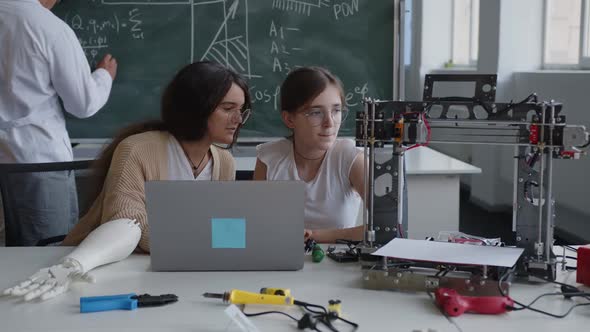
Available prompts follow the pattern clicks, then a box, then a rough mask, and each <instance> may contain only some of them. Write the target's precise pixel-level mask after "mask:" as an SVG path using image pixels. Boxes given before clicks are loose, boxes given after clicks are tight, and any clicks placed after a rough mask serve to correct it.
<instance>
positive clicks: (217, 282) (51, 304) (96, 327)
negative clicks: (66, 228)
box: [0, 247, 456, 332]
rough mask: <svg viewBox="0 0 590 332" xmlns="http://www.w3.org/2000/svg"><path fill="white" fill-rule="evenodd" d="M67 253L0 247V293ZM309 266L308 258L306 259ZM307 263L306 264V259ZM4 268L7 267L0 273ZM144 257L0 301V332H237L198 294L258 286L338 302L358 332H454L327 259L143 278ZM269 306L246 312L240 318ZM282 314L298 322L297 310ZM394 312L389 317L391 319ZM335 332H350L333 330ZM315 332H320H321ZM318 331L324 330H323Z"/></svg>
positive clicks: (263, 326)
mask: <svg viewBox="0 0 590 332" xmlns="http://www.w3.org/2000/svg"><path fill="white" fill-rule="evenodd" d="M69 250H70V249H69V248H55V247H54V248H51V247H50V248H0V266H2V267H3V268H2V274H1V275H0V289H4V288H5V287H9V286H11V285H12V284H13V283H14V282H16V281H18V280H19V279H22V278H23V277H27V276H28V275H30V274H31V273H34V272H36V271H37V269H39V268H42V267H45V266H46V265H50V264H52V263H54V262H56V261H57V260H58V259H59V258H60V257H62V256H63V255H64V254H65V253H67V252H68V251H69ZM307 258H308V260H309V258H310V257H307ZM309 261H310V260H309ZM6 267H10V268H6ZM149 270H150V262H149V256H145V255H132V256H131V257H130V258H128V259H126V260H125V261H122V262H119V263H115V264H112V265H110V266H105V267H102V268H99V269H96V270H95V271H94V272H93V274H94V276H95V277H96V278H97V280H98V281H97V283H95V284H74V286H73V288H72V289H71V290H70V292H68V293H66V294H64V295H63V296H60V297H58V298H55V299H53V300H50V301H47V302H36V303H24V302H21V301H20V300H17V299H14V298H0V326H1V327H2V328H1V329H0V330H2V331H11V332H12V331H36V330H39V331H40V330H45V331H83V330H89V329H91V330H92V331H107V330H108V331H239V329H238V328H237V326H235V325H233V324H230V320H229V318H228V317H227V316H226V315H225V314H224V313H223V310H224V309H225V308H226V305H223V304H222V303H221V301H220V300H213V299H205V298H203V297H202V296H201V294H203V293H204V292H223V291H227V290H230V289H232V288H237V289H243V290H250V291H258V290H259V289H260V288H261V287H283V288H290V289H291V291H292V293H293V295H294V296H295V297H296V298H297V299H300V300H302V301H306V302H310V303H317V304H322V305H327V304H328V301H329V300H330V299H340V300H341V301H342V302H343V311H344V314H345V315H346V318H348V319H350V320H352V321H354V322H356V323H358V324H360V329H359V331H383V330H387V329H390V330H391V329H392V328H393V326H395V327H396V330H398V328H399V330H398V331H408V332H409V331H413V330H416V329H418V330H423V331H424V332H426V331H427V329H428V328H431V329H436V331H438V332H445V331H449V332H454V331H456V329H455V328H454V327H453V326H452V324H450V323H449V322H448V321H447V319H446V318H445V317H444V316H443V315H441V314H440V312H439V311H438V309H437V308H436V307H435V306H434V304H433V302H432V300H431V299H430V298H429V297H428V295H427V294H418V295H413V294H403V293H392V292H384V291H370V290H365V289H362V288H361V285H360V270H359V267H358V265H355V264H346V265H337V264H336V263H333V262H331V261H330V260H329V259H327V258H326V259H325V260H324V261H323V262H322V263H320V264H314V263H312V262H306V265H305V267H304V269H303V270H301V271H296V272H200V273H199V272H193V273H191V272H170V273H167V272H150V271H149ZM132 292H134V293H150V294H166V293H174V294H176V295H178V297H179V302H177V303H174V304H171V305H167V306H163V307H156V308H140V309H138V310H135V311H109V312H102V313H91V314H81V313H79V310H80V309H79V298H80V297H81V296H96V295H112V294H125V293H132ZM260 308H263V309H264V310H272V307H271V308H269V307H262V306H258V307H257V308H256V307H252V308H249V307H247V308H246V311H247V312H256V311H260ZM288 309H289V310H287V312H288V313H290V314H292V315H295V316H297V317H300V316H302V314H301V312H300V310H299V309H298V308H288ZM394 313H395V314H394ZM252 322H253V323H254V324H255V325H256V326H257V327H258V328H259V329H260V330H261V331H263V332H264V331H297V328H296V325H295V324H296V323H295V322H294V321H292V320H290V319H288V318H287V317H283V316H279V315H268V316H261V317H254V318H252ZM337 327H338V328H339V329H340V330H341V331H351V330H352V329H351V328H349V327H348V325H347V324H345V323H338V325H337ZM320 329H321V327H320ZM322 330H326V329H325V328H324V329H322Z"/></svg>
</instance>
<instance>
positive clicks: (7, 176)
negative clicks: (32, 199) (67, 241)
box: [0, 160, 92, 246]
mask: <svg viewBox="0 0 590 332" xmlns="http://www.w3.org/2000/svg"><path fill="white" fill-rule="evenodd" d="M91 163H92V160H81V161H68V162H51V163H31V164H0V194H1V195H2V207H3V209H4V224H5V232H6V246H23V245H26V244H24V243H23V242H22V241H20V240H19V239H21V234H20V228H19V227H17V225H18V224H17V223H18V222H19V218H20V217H21V216H20V215H19V212H18V211H16V210H17V208H16V207H17V206H18V205H21V206H22V205H23V204H25V203H23V200H26V199H28V197H17V194H16V193H14V187H15V186H17V185H19V184H20V183H22V182H21V181H25V180H26V179H30V178H32V177H34V176H35V175H36V174H44V175H45V176H47V174H49V173H51V172H54V173H55V174H60V173H61V172H64V171H76V172H75V179H76V194H77V197H78V198H77V206H78V212H79V215H83V214H84V213H85V212H86V211H87V210H88V208H89V207H90V204H91V203H92V202H89V197H88V196H89V191H90V189H91V188H89V186H88V184H89V182H90V178H91V177H90V171H89V169H90V166H91ZM56 183H57V182H56ZM44 189H45V188H44ZM84 189H86V190H84ZM54 196H55V197H54ZM59 196H60V195H59V194H56V195H51V197H43V199H45V198H49V199H51V200H57V199H60V198H62V199H63V197H59ZM17 203H18V205H17ZM64 203H66V202H64ZM67 203H71V201H69V202H67ZM72 204H74V203H72ZM48 222H49V223H51V220H49V221H48ZM50 236H51V237H49V238H44V239H40V240H39V241H38V242H37V244H36V245H38V246H43V245H47V244H49V243H53V242H59V241H61V240H63V238H64V237H65V234H52V235H50Z"/></svg>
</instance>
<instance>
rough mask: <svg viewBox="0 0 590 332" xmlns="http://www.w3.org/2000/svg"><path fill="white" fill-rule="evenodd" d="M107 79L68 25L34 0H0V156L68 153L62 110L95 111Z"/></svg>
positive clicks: (22, 159)
mask: <svg viewBox="0 0 590 332" xmlns="http://www.w3.org/2000/svg"><path fill="white" fill-rule="evenodd" d="M111 85H112V79H111V76H110V75H109V73H108V72H107V71H106V70H104V69H98V70H96V71H94V72H93V73H91V71H90V67H89V65H88V61H87V60H86V57H85V55H84V51H83V50H82V47H81V46H80V43H79V41H78V39H77V37H76V35H75V34H74V32H73V31H72V29H71V28H70V27H69V26H68V25H67V24H65V22H63V21H62V20H60V19H59V18H58V17H56V16H55V15H54V14H53V13H52V12H51V11H49V10H47V9H46V8H44V7H43V6H41V4H40V3H39V1H38V0H0V162H2V163H7V162H19V163H33V162H35V163H36V162H56V161H71V160H72V159H73V155H72V148H71V146H70V139H69V136H68V133H67V130H66V126H65V118H64V114H63V111H62V107H61V105H60V103H59V100H58V96H59V98H61V100H62V101H63V105H64V108H65V110H66V111H67V112H68V113H70V114H72V115H74V116H76V117H78V118H86V117H89V116H92V115H93V114H95V113H96V112H97V111H98V110H99V109H100V108H101V107H102V106H104V104H105V103H106V102H107V100H108V96H109V94H110V91H111Z"/></svg>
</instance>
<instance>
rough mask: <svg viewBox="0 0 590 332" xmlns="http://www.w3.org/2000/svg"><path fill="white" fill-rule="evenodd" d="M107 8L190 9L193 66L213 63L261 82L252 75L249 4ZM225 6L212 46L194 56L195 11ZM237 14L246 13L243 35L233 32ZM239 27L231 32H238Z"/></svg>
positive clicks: (141, 0) (156, 0) (198, 0)
mask: <svg viewBox="0 0 590 332" xmlns="http://www.w3.org/2000/svg"><path fill="white" fill-rule="evenodd" d="M101 2H102V4H104V5H134V6H165V5H176V6H178V5H186V6H190V7H191V9H192V10H191V23H190V29H191V30H190V31H191V32H190V35H191V40H190V43H191V47H190V50H191V54H190V59H191V62H192V61H194V60H195V59H196V58H198V59H199V60H212V61H216V62H219V63H222V64H225V65H226V66H227V67H229V68H232V69H233V70H235V71H238V72H240V73H242V74H243V75H244V76H246V77H247V78H260V77H262V76H260V75H255V74H253V73H252V71H251V68H252V66H251V59H250V47H249V35H248V0H233V1H232V2H231V4H230V5H229V8H228V7H227V3H228V1H227V0H186V1H178V0H135V1H126V0H101ZM211 6H222V7H223V20H222V22H221V24H220V25H219V27H218V29H217V30H216V33H215V34H214V35H213V36H212V37H211V38H210V43H209V45H208V47H207V49H206V51H205V52H204V53H203V54H202V55H201V56H198V57H197V56H195V46H196V45H195V28H196V22H195V11H196V10H201V9H202V8H201V7H203V8H204V7H211ZM238 10H243V15H244V18H245V20H244V24H243V26H242V27H241V29H240V30H241V31H237V32H236V31H230V30H231V29H230V28H229V26H228V21H230V20H235V19H236V13H237V12H238ZM235 26H236V25H232V29H233V30H236V28H235Z"/></svg>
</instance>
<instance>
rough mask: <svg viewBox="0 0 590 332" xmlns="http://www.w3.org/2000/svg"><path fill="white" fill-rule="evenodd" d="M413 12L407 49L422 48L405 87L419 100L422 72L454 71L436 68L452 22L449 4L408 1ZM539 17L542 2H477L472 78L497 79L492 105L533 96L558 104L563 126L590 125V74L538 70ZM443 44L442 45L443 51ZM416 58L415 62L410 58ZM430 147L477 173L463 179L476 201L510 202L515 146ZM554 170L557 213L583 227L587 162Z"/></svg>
mask: <svg viewBox="0 0 590 332" xmlns="http://www.w3.org/2000/svg"><path fill="white" fill-rule="evenodd" d="M414 7H415V9H416V8H418V10H419V11H418V16H419V14H421V15H422V17H418V18H414V21H415V22H416V23H419V22H420V21H422V26H421V27H420V28H418V29H421V30H419V33H417V34H415V35H414V38H416V39H415V40H414V43H416V44H417V45H421V49H420V50H418V51H414V52H413V55H414V58H413V63H412V65H411V67H410V70H409V72H408V73H409V74H410V75H419V79H414V81H413V82H412V84H411V85H409V86H407V87H406V89H407V91H408V95H409V96H415V97H417V98H421V95H422V85H423V78H424V75H425V74H428V73H452V72H456V71H449V70H444V69H441V68H442V67H443V66H442V65H443V64H444V62H445V61H447V60H448V57H449V56H450V47H451V45H450V32H451V30H450V28H451V27H450V24H451V23H450V20H446V19H444V16H445V15H448V16H446V17H448V18H450V17H451V15H450V10H451V4H450V1H448V0H446V1H437V0H422V1H420V0H415V4H414ZM441 17H443V18H441ZM543 17H544V14H543V0H518V1H514V0H480V30H479V56H478V65H477V68H475V69H474V70H473V71H471V73H482V74H483V73H497V74H498V90H497V94H496V100H497V101H499V102H508V101H510V100H515V101H516V100H521V99H523V98H525V97H526V96H528V95H529V94H530V93H532V92H537V93H538V95H539V97H540V98H541V99H546V100H548V99H555V100H558V101H562V102H563V103H564V112H565V114H566V115H567V122H568V123H569V124H583V125H586V126H587V127H590V103H588V101H590V98H588V97H587V95H588V91H590V72H547V71H539V69H540V68H541V61H542V59H541V54H542V47H543V43H542V32H543ZM443 24H448V27H445V26H444V25H443ZM414 29H417V28H416V25H414ZM420 39H421V41H420ZM446 42H448V45H443V44H444V43H446ZM416 54H417V55H418V57H419V62H418V61H416V60H415V59H416ZM410 80H411V79H410V78H408V81H410ZM587 104H588V105H587ZM433 147H435V148H436V149H437V150H441V151H443V152H445V153H447V154H450V155H452V156H454V157H457V158H459V159H462V160H464V161H466V162H469V163H472V164H474V165H475V166H478V167H480V168H482V169H483V173H482V174H481V175H478V176H473V177H471V179H466V181H463V182H464V183H466V184H468V185H470V187H471V192H472V197H473V198H474V199H475V200H476V201H478V202H480V203H482V204H483V205H484V206H486V207H488V208H491V209H505V208H507V207H509V206H510V205H511V204H512V183H513V182H512V181H513V179H512V177H513V167H514V164H513V158H512V156H513V151H514V148H511V147H487V146H480V145H478V146H469V145H433ZM554 165H555V168H554V188H555V195H556V197H557V200H558V203H559V207H561V208H565V209H568V210H572V211H574V212H575V213H574V214H575V215H577V216H578V217H576V218H577V219H578V220H580V218H582V219H584V218H585V219H587V220H588V222H590V204H589V203H590V195H589V194H590V176H589V175H590V174H589V173H590V156H587V157H586V158H585V159H584V160H575V161H556V162H555V163H554ZM558 215H559V210H558ZM580 216H581V217H580ZM579 223H580V222H578V224H579ZM589 226H590V224H589Z"/></svg>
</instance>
